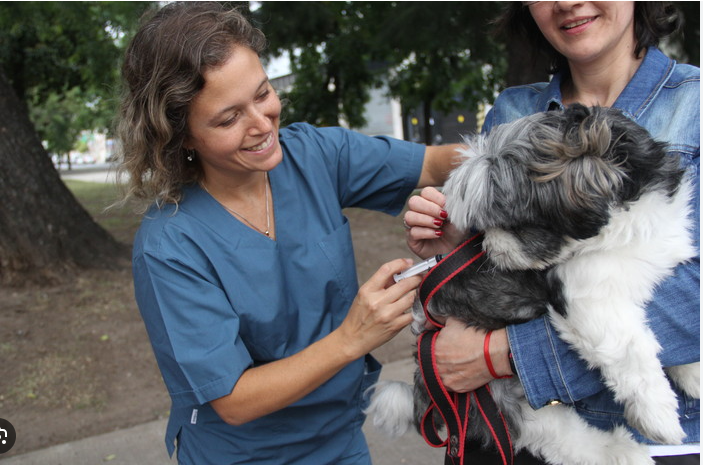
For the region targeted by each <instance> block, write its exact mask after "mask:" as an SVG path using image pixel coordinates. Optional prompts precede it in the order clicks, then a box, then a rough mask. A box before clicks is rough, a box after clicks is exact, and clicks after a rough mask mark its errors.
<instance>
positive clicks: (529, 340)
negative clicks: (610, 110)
mask: <svg viewBox="0 0 703 465" xmlns="http://www.w3.org/2000/svg"><path fill="white" fill-rule="evenodd" d="M561 80H562V76H561V75H560V74H556V75H554V77H553V78H552V80H551V81H550V82H549V83H537V84H530V85H525V86H517V87H511V88H508V89H506V90H504V91H503V92H502V93H501V94H500V95H499V96H498V98H497V99H496V101H495V104H494V106H493V108H492V109H491V110H490V112H489V113H488V115H487V116H486V121H485V123H484V126H483V132H484V133H487V132H489V131H490V130H491V128H492V127H494V126H496V125H499V124H502V123H506V122H510V121H513V120H515V119H517V118H520V117H522V116H526V115H528V114H532V113H537V112H541V111H548V110H553V109H559V108H563V105H562V103H561V91H560V88H561ZM613 107H615V108H618V109H620V110H622V111H623V112H624V113H625V114H626V115H627V116H629V117H630V118H632V119H633V120H634V121H636V122H637V123H638V124H640V125H641V126H643V127H644V128H646V129H647V130H648V131H649V132H650V133H651V134H652V136H653V137H654V138H655V139H658V140H661V141H663V142H666V143H668V144H669V152H670V153H671V154H672V155H673V156H678V157H680V158H681V162H682V164H683V165H684V166H685V167H686V170H687V175H688V176H690V177H691V178H692V179H693V183H694V185H695V188H694V192H695V197H694V198H693V199H692V201H691V205H692V210H693V215H694V219H693V221H694V224H695V228H694V230H693V231H692V234H693V237H694V240H695V244H696V248H697V249H698V251H699V253H698V255H697V256H696V258H695V259H694V260H692V261H691V262H689V263H687V264H682V265H679V266H678V267H677V268H676V269H675V273H674V275H673V276H672V277H670V278H668V279H667V280H666V281H665V282H663V283H662V284H661V285H660V286H659V288H658V289H657V291H656V293H655V296H654V299H653V300H652V302H650V304H649V305H648V307H647V309H646V311H647V318H648V320H649V323H650V326H651V328H652V330H653V331H654V333H655V334H656V336H657V339H658V341H659V343H660V344H661V346H662V351H661V352H660V354H659V356H660V359H661V361H662V363H663V365H664V366H674V365H681V364H686V363H691V362H696V361H698V360H700V284H699V283H700V241H699V236H700V161H699V154H700V69H699V68H697V67H694V66H690V65H683V64H677V63H676V62H675V61H673V60H670V59H669V58H667V57H666V56H665V55H664V54H663V53H662V52H661V51H659V50H658V49H657V48H654V47H653V48H650V49H649V50H648V51H647V55H646V56H645V58H644V60H643V61H642V63H641V65H640V67H639V69H638V70H637V72H636V73H635V75H634V76H633V77H632V80H631V81H630V82H629V83H628V85H627V87H625V89H624V90H623V91H622V93H621V94H620V96H619V97H618V99H617V100H616V102H615V103H614V104H613ZM508 338H509V343H510V347H511V351H512V354H513V359H514V361H515V366H516V369H517V371H518V376H519V378H520V381H521V382H522V385H523V387H524V388H525V393H526V395H527V399H528V401H529V403H530V405H531V406H532V407H533V408H541V407H543V406H545V405H548V404H550V403H553V402H555V401H558V402H562V403H568V404H572V405H574V407H575V408H576V409H577V411H578V412H579V414H580V415H581V416H582V417H583V418H584V419H586V420H587V421H588V422H589V423H590V424H592V425H594V426H596V427H599V428H602V429H607V430H609V429H611V428H612V427H613V426H614V425H615V424H625V420H624V417H623V414H622V412H623V409H622V406H621V405H619V404H617V403H616V402H615V401H614V400H613V397H612V394H611V392H610V391H608V390H607V389H606V387H605V385H604V384H603V382H602V380H601V377H600V373H599V372H598V371H595V370H589V369H588V367H587V366H586V364H585V362H583V361H582V360H580V359H579V357H578V355H577V354H576V353H574V352H573V351H571V350H570V349H569V347H568V345H567V344H566V343H565V342H563V341H561V340H560V339H559V337H558V335H557V334H556V331H555V330H554V328H553V327H552V326H551V324H550V322H549V319H548V318H547V317H543V318H539V319H537V320H534V321H531V322H528V323H525V324H520V325H513V326H509V327H508ZM677 393H678V397H679V415H680V418H681V423H682V426H683V428H684V431H685V432H686V434H687V437H686V438H685V439H684V442H686V443H697V442H700V401H699V400H697V399H692V398H690V397H688V396H686V395H685V394H684V393H683V392H680V391H679V390H677ZM547 408H548V407H547ZM632 432H633V434H634V435H635V437H636V438H637V439H638V440H639V441H641V442H649V441H647V440H646V439H645V438H644V437H642V436H641V435H639V434H638V433H637V432H636V431H634V430H633V431H632Z"/></svg>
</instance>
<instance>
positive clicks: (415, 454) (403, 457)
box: [0, 359, 444, 465]
mask: <svg viewBox="0 0 703 465" xmlns="http://www.w3.org/2000/svg"><path fill="white" fill-rule="evenodd" d="M413 371H414V363H413V361H412V360H411V359H403V360H399V361H396V362H391V363H388V364H386V365H384V368H383V371H382V372H381V379H391V380H404V381H409V380H410V379H412V373H413ZM370 423H371V422H370V421H367V422H366V424H365V425H364V431H365V433H366V439H367V441H368V443H369V447H370V449H371V456H372V458H373V463H374V465H432V464H440V463H443V454H444V451H443V450H442V449H433V448H432V447H430V446H428V445H427V444H425V442H424V441H423V439H422V438H421V437H420V436H419V435H418V434H417V433H416V432H415V431H411V432H409V433H407V434H405V436H402V437H400V438H397V439H389V438H387V437H385V436H383V435H382V434H381V433H379V432H378V431H377V430H375V428H374V427H373V425H371V424H370ZM165 428H166V422H165V420H158V421H153V422H151V423H146V424H143V425H138V426H135V427H133V428H127V429H124V430H119V431H115V432H112V433H107V434H103V435H100V436H95V437H90V438H86V439H81V440H79V441H75V442H69V443H66V444H60V445H57V446H53V447H49V448H47V449H42V450H38V451H34V452H29V453H27V454H23V455H18V456H15V457H10V458H7V459H4V460H3V459H2V456H0V463H2V465H98V464H109V465H176V464H177V461H176V460H175V456H174V459H169V457H168V454H167V453H166V448H165V446H164V431H165ZM310 465H317V464H310Z"/></svg>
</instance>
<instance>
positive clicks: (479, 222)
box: [444, 123, 527, 231]
mask: <svg viewBox="0 0 703 465" xmlns="http://www.w3.org/2000/svg"><path fill="white" fill-rule="evenodd" d="M510 126H513V125H512V123H511V124H510V125H502V126H498V127H497V128H495V129H494V131H493V132H492V133H491V135H490V136H483V135H481V136H477V137H475V138H473V139H470V140H469V139H467V140H465V144H466V146H467V147H468V148H467V149H466V150H465V151H464V153H463V155H464V161H463V162H462V164H461V165H459V166H458V167H457V168H456V169H454V170H453V171H452V172H451V173H450V175H449V179H448V180H447V182H446V183H445V184H444V194H445V195H446V196H447V204H446V206H445V208H446V210H447V212H448V213H449V219H450V220H451V222H452V223H453V224H454V226H456V227H457V228H459V229H460V230H462V231H468V230H469V229H471V228H475V229H479V230H485V229H488V228H492V227H505V226H506V225H507V224H511V223H514V222H516V221H520V218H521V217H522V216H519V217H516V216H515V212H514V210H515V209H518V210H519V209H520V207H519V197H520V193H521V192H524V191H525V189H526V186H525V182H526V181H527V180H526V179H525V174H524V173H525V169H524V166H521V165H522V164H521V163H519V162H518V161H517V159H516V158H515V157H511V156H506V155H505V153H504V150H505V142H504V139H507V138H506V137H505V136H506V134H509V133H510V131H509V129H510Z"/></svg>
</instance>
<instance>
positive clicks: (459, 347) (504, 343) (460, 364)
mask: <svg viewBox="0 0 703 465" xmlns="http://www.w3.org/2000/svg"><path fill="white" fill-rule="evenodd" d="M485 338H486V332H485V331H484V330H482V329H477V328H474V327H467V326H466V324H465V323H463V322H462V321H461V320H458V319H456V318H448V319H447V321H446V323H445V326H444V328H442V330H441V331H440V332H439V336H437V341H436V343H435V357H436V359H437V371H438V372H439V376H440V378H441V379H442V382H443V383H444V385H445V386H446V388H447V389H449V390H450V391H453V392H471V391H475V390H476V389H478V388H480V387H481V386H483V385H485V384H488V383H489V382H490V381H493V376H491V374H490V373H489V371H488V367H487V366H486V360H485V358H484V354H483V342H484V340H485ZM508 352H509V346H508V336H507V334H506V331H505V329H499V330H496V331H493V333H492V335H491V339H490V347H489V354H490V357H491V361H492V363H493V367H494V369H495V370H496V373H497V374H498V375H499V376H506V375H512V374H513V372H512V370H511V369H510V362H509V360H508Z"/></svg>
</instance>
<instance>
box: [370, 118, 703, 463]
mask: <svg viewBox="0 0 703 465" xmlns="http://www.w3.org/2000/svg"><path fill="white" fill-rule="evenodd" d="M466 144H467V148H466V149H465V150H463V152H464V153H463V155H464V158H463V161H462V163H461V164H460V165H459V166H458V167H457V168H456V169H455V170H453V171H452V173H451V174H450V177H449V179H448V181H447V183H446V184H445V186H444V194H445V195H446V197H447V204H446V209H447V212H448V213H449V218H450V220H451V221H452V223H453V224H454V225H455V226H456V227H457V228H459V229H460V230H463V231H467V232H468V231H470V230H472V229H475V230H479V231H482V232H483V233H484V241H483V249H484V250H485V251H486V252H487V253H486V255H487V259H486V263H484V264H483V266H482V271H481V272H479V273H473V274H464V275H463V276H462V275H459V276H457V278H455V279H453V280H452V281H450V282H449V283H448V284H447V285H445V286H444V287H443V288H442V289H441V290H440V291H439V292H438V293H437V294H435V296H434V298H433V300H432V301H431V303H430V306H429V309H428V310H429V311H430V312H431V313H432V314H433V315H436V316H455V317H457V318H460V319H462V320H463V321H464V322H465V323H466V324H467V325H469V326H476V327H480V328H483V329H486V330H490V329H496V328H500V327H504V326H505V325H506V324H508V323H515V322H520V321H525V320H528V319H531V318H534V317H536V316H538V315H541V314H543V313H545V312H546V313H548V315H549V317H550V320H551V322H552V324H553V326H554V327H555V328H556V330H557V331H558V333H559V336H560V337H561V338H562V339H563V340H564V341H566V342H568V343H569V344H570V346H571V347H572V348H573V349H574V350H575V351H577V353H578V354H579V355H580V357H581V358H583V359H584V360H585V361H586V362H587V363H588V365H589V366H590V367H592V368H595V369H599V370H600V372H601V374H602V377H603V380H604V382H605V385H606V386H607V387H608V388H609V389H610V390H611V391H612V393H613V394H614V397H615V399H616V400H617V401H619V402H621V403H622V404H623V405H624V407H625V418H626V420H627V422H628V424H629V425H630V426H631V427H633V428H636V429H637V430H638V431H639V432H640V433H642V434H643V435H644V436H646V437H648V438H650V439H652V440H654V441H656V442H660V443H663V444H680V443H681V442H682V440H683V439H684V436H685V434H684V432H683V430H682V428H681V425H680V423H679V419H678V414H677V407H678V402H677V399H676V395H675V394H674V392H673V390H672V389H671V386H670V384H669V382H668V380H667V378H666V375H665V370H664V369H663V368H662V366H661V364H660V362H659V359H658V358H657V355H658V353H659V352H660V350H661V347H660V345H659V344H658V342H657V340H656V337H655V335H654V333H653V332H652V330H651V329H650V328H649V327H648V325H647V320H646V316H645V310H644V308H645V306H646V304H647V302H648V301H650V300H651V298H652V296H653V291H654V289H655V287H656V286H657V284H659V283H660V282H661V281H662V280H663V279H665V278H666V277H667V276H669V275H671V274H672V272H673V269H674V267H676V265H678V264H679V263H682V262H685V261H687V260H689V259H690V258H692V257H694V256H695V255H696V249H695V247H694V246H693V244H692V240H691V237H690V236H691V233H690V227H691V217H690V207H689V199H690V198H691V195H692V187H691V183H690V182H689V180H687V179H686V178H685V175H684V172H683V170H681V169H680V167H679V161H678V160H677V159H676V158H675V157H672V156H669V155H667V153H666V150H665V149H666V147H665V145H664V144H662V143H659V142H657V141H654V140H653V139H652V138H651V137H650V136H649V134H648V133H647V131H646V130H644V129H643V128H641V127H640V126H638V125H637V124H636V123H634V122H633V121H631V120H630V119H628V118H627V117H625V116H623V115H622V114H621V113H620V112H619V111H617V110H613V109H606V108H599V107H593V108H586V107H584V106H581V105H575V106H573V107H571V108H569V109H567V110H565V111H553V112H547V113H540V114H535V115H531V116H527V117H525V118H522V119H519V120H517V121H514V122H512V123H508V124H505V125H501V126H498V127H496V128H494V130H493V131H492V132H491V134H490V135H489V136H477V137H475V138H472V139H467V140H466ZM496 283H498V284H496ZM413 313H414V315H415V323H414V324H413V331H414V332H415V334H419V333H420V332H421V331H423V330H424V328H425V321H424V318H425V316H424V314H423V311H422V308H421V305H419V303H418V302H416V304H415V307H414V309H413ZM666 372H667V373H668V375H669V376H670V378H671V379H672V380H673V381H674V382H675V383H676V384H677V385H678V386H679V387H680V388H681V389H683V390H684V391H685V392H686V393H688V394H689V395H690V396H692V397H695V398H699V397H700V364H699V363H692V364H690V365H683V366H679V367H669V368H667V369H666ZM490 386H491V390H492V393H493V396H494V398H495V400H496V402H497V404H498V406H499V407H500V409H501V410H502V412H503V414H504V416H505V417H506V420H507V422H508V425H509V427H510V429H511V433H512V435H513V444H514V446H515V448H516V450H521V449H527V450H528V451H530V452H531V453H532V454H533V455H535V456H538V457H541V458H543V459H544V460H545V461H547V462H548V463H553V464H565V465H571V464H578V465H583V464H593V465H602V464H651V463H653V461H652V459H651V458H650V457H649V454H648V448H647V447H646V446H645V445H642V444H639V443H637V442H636V441H635V440H634V439H633V437H632V435H631V434H630V432H629V431H628V430H627V429H626V428H625V427H624V426H617V427H615V428H614V429H613V430H611V431H603V430H600V429H597V428H595V427H593V426H590V425H588V423H586V421H585V420H583V419H582V418H581V417H579V416H578V415H577V413H576V411H575V410H574V409H573V408H572V407H570V406H569V405H565V404H559V405H554V406H548V407H543V408H540V409H537V410H535V409H533V408H532V407H531V406H530V405H529V404H528V402H527V400H526V398H525V394H524V390H523V388H522V386H521V384H520V382H519V381H518V379H517V378H510V379H497V380H494V381H492V382H491V383H490ZM413 403H414V404H415V405H414V410H413ZM428 403H429V399H428V396H427V394H426V391H425V389H424V385H423V381H422V379H421V377H420V375H419V370H418V371H416V373H415V387H414V399H413V389H412V388H411V387H410V386H408V385H406V384H404V383H400V382H383V383H378V384H377V385H376V386H375V387H374V393H373V396H372V399H371V404H370V406H369V408H368V409H367V413H369V414H370V415H372V416H373V417H374V424H375V425H376V426H377V427H379V428H380V429H382V430H385V431H386V432H388V433H390V434H391V435H400V434H403V433H404V432H405V431H406V430H407V429H408V428H409V427H410V426H411V425H412V423H415V425H416V426H417V425H418V424H419V421H420V418H421V416H422V414H423V413H424V411H425V409H426V407H427V405H428ZM472 410H475V409H472ZM469 423H470V424H471V425H474V426H472V427H471V429H470V431H469V432H468V434H467V435H468V436H469V437H473V438H477V439H480V440H482V441H483V442H484V444H486V445H488V444H489V443H490V442H491V439H490V435H488V434H487V431H486V430H485V428H483V427H480V426H476V425H479V424H480V422H478V421H474V419H471V421H470V422H469ZM439 424H441V420H439Z"/></svg>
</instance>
